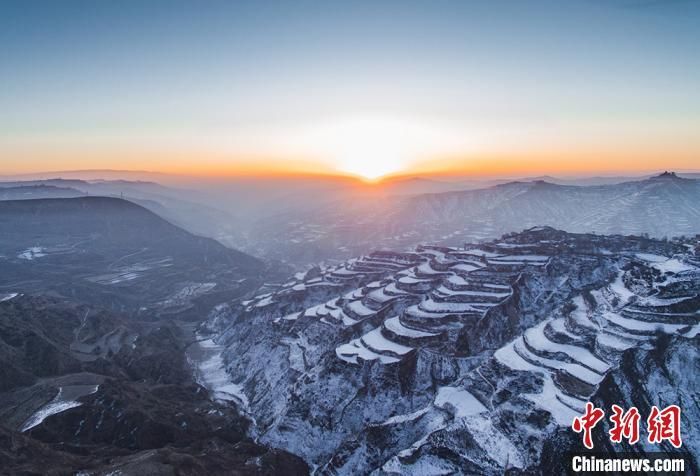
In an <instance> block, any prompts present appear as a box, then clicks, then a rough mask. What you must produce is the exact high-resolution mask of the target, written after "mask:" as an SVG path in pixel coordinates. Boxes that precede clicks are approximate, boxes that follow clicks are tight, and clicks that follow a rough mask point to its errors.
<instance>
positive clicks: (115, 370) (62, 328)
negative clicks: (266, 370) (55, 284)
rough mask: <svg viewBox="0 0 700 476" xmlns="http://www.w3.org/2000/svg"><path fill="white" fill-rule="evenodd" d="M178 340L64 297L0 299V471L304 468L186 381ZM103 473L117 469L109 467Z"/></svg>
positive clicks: (163, 326)
mask: <svg viewBox="0 0 700 476" xmlns="http://www.w3.org/2000/svg"><path fill="white" fill-rule="evenodd" d="M186 345H187V336H186V335H185V333H183V331H182V329H180V328H179V327H178V326H176V325H174V324H171V323H169V322H167V321H165V322H162V323H160V324H159V325H157V326H156V325H151V324H150V323H139V322H135V321H134V320H133V319H130V318H124V316H120V315H116V314H113V313H110V312H108V311H105V310H101V309H99V308H94V307H90V306H86V305H80V304H76V303H71V302H67V301H65V300H64V299H56V298H48V297H36V296H16V297H13V298H10V299H5V300H3V301H1V302H0V474H3V475H4V474H8V475H9V474H12V475H15V474H56V475H59V474H60V475H63V474H65V475H68V474H77V473H80V474H108V473H111V474H124V475H130V474H131V475H141V474H149V475H171V474H195V475H200V474H201V475H209V474H271V473H274V474H282V473H284V474H305V473H307V472H308V469H307V467H306V465H305V464H304V462H303V461H301V460H300V459H299V458H297V457H295V456H292V455H290V454H288V453H285V452H283V451H279V450H275V449H272V448H268V447H265V446H262V445H258V444H256V443H254V442H253V441H252V440H250V439H249V438H248V437H247V436H246V432H247V428H248V425H249V422H248V420H247V419H246V418H245V417H244V416H242V415H241V414H239V412H238V411H237V409H236V408H235V407H234V406H233V405H231V404H229V403H227V402H222V401H217V400H215V399H213V398H211V395H210V394H209V392H208V391H207V390H206V389H205V388H204V387H202V386H200V385H199V384H197V383H196V381H195V378H194V374H193V372H192V369H191V366H190V363H189V362H188V360H187V358H186V356H185V347H186ZM114 471H119V472H118V473H114Z"/></svg>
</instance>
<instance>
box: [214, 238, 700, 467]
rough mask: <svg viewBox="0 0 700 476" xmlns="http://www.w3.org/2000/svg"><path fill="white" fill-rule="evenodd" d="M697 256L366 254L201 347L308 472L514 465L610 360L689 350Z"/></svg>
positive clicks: (675, 249) (699, 280)
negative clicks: (211, 351) (220, 362)
mask: <svg viewBox="0 0 700 476" xmlns="http://www.w3.org/2000/svg"><path fill="white" fill-rule="evenodd" d="M696 246H697V244H693V242H687V243H682V242H677V243H668V242H660V241H654V240H648V239H644V238H633V237H622V236H617V237H601V236H595V235H571V234H567V233H563V232H558V231H555V230H553V229H551V228H542V227H538V228H533V229H531V230H529V231H528V232H526V233H522V234H516V235H509V236H507V237H504V238H503V239H501V240H496V241H494V242H491V243H486V244H480V245H474V244H472V245H469V244H468V245H465V246H463V247H438V246H419V247H418V248H417V249H416V250H415V251H413V252H405V253H395V252H388V251H382V252H375V253H372V254H370V255H367V256H363V257H360V258H357V259H353V260H349V261H347V262H344V263H341V264H338V265H334V266H328V267H318V268H314V269H312V270H309V271H308V272H305V273H298V274H297V275H296V276H294V278H292V279H290V280H289V281H288V282H286V283H284V284H283V285H280V286H277V287H275V286H272V285H267V287H266V288H265V291H266V292H264V293H262V294H259V295H257V296H254V297H252V298H250V299H248V300H247V301H245V302H244V303H243V306H242V307H235V306H234V307H232V308H231V310H230V314H229V315H228V316H223V317H222V316H219V317H218V326H219V329H220V335H219V337H218V341H219V342H221V343H222V344H225V348H226V350H224V361H225V362H226V364H225V366H226V369H227V371H228V372H229V374H230V375H231V377H232V381H234V382H235V383H236V384H237V385H239V388H241V390H242V392H244V393H245V394H246V397H247V399H248V401H249V403H250V405H249V409H250V411H251V413H252V414H253V415H254V416H255V418H256V421H257V423H258V426H257V428H256V431H257V432H258V435H259V437H260V438H261V439H262V440H263V441H266V442H268V443H270V444H273V445H278V446H283V447H285V448H286V449H288V450H290V451H292V452H293V453H296V454H299V455H301V456H302V457H303V458H304V459H305V460H306V461H309V462H311V463H312V464H314V465H317V467H318V468H319V469H321V473H328V474H335V473H338V474H346V473H349V472H358V471H359V472H365V471H369V470H375V469H381V471H382V472H386V473H401V474H406V473H409V474H414V473H420V472H423V471H424V470H425V471H427V470H428V469H430V470H431V471H432V470H435V468H438V469H439V470H440V471H450V472H455V471H456V472H467V473H469V472H470V470H471V469H473V468H471V469H470V466H469V465H470V464H476V465H477V466H475V467H479V468H486V470H485V472H486V474H490V472H493V473H494V474H499V471H500V472H502V471H503V469H504V468H505V467H506V466H508V465H510V466H516V467H520V468H522V469H527V468H528V467H531V466H533V465H535V466H536V465H537V464H539V459H540V458H541V457H542V452H543V451H544V450H543V446H542V443H541V442H542V441H544V440H546V439H548V438H552V437H553V436H552V435H556V434H557V431H558V430H557V429H558V428H567V427H568V426H569V425H570V424H571V421H572V419H573V418H574V416H577V415H579V414H581V412H582V411H583V409H584V406H585V403H586V402H587V401H589V400H591V399H594V398H596V395H597V392H599V391H600V388H601V385H603V382H604V381H605V379H606V376H608V375H609V374H611V373H615V372H618V370H619V367H620V362H621V359H622V358H623V356H624V355H627V354H626V352H627V351H633V350H635V349H647V350H648V349H653V348H655V346H657V342H659V338H660V337H659V336H661V335H667V336H669V338H680V339H685V340H691V341H692V340H693V339H695V338H696V336H697V334H698V331H699V330H700V324H699V322H700V311H699V309H700V297H699V296H698V294H699V293H700V289H699V286H700V263H699V262H698V258H697V256H696V254H695V249H696ZM230 322H233V323H235V325H231V324H228V323H230ZM214 327H216V326H214ZM244 336H245V337H244ZM256 355H265V359H264V361H265V362H274V364H271V365H265V366H261V365H260V361H259V360H258V359H256V358H255V357H250V356H256ZM280 362H281V364H280ZM650 398H658V397H650ZM516 409H517V410H516ZM514 412H517V413H515V414H514ZM514 419H516V420H518V422H517V423H515V422H514ZM521 420H522V421H521ZM516 428H517V431H516V430H515V429H516ZM368 435H369V436H368ZM467 435H469V436H467ZM527 435H536V440H531V439H530V438H529V437H528V436H527ZM472 439H473V441H472ZM466 441H472V443H470V444H469V445H467V446H466V447H465V446H463V445H464V444H466V443H464V442H466ZM285 445H287V446H285ZM445 448H449V451H454V452H459V454H460V455H461V456H460V458H458V459H457V460H456V461H458V463H455V462H454V461H452V462H451V463H447V462H445V461H444V458H437V457H436V456H435V455H436V454H437V453H440V452H442V451H446V449H445ZM477 463H478V464H477Z"/></svg>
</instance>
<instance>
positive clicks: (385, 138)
mask: <svg viewBox="0 0 700 476" xmlns="http://www.w3.org/2000/svg"><path fill="white" fill-rule="evenodd" d="M310 141H311V142H312V143H313V144H314V147H315V148H317V149H320V153H321V154H322V155H323V156H324V157H325V158H326V159H327V160H328V161H329V162H330V164H331V166H332V167H333V168H335V169H336V170H338V171H339V172H342V173H345V174H350V175H356V176H359V177H362V178H364V179H365V180H370V181H372V180H377V179H380V178H382V177H384V176H387V175H390V174H393V173H396V172H400V171H401V170H403V169H404V168H405V167H407V165H408V164H409V162H410V161H411V158H412V156H411V154H412V151H411V148H410V144H411V142H412V139H411V131H410V128H409V127H407V125H406V124H404V123H403V122H401V121H399V120H396V119H386V118H372V117H364V118H349V119H343V120H338V121H335V122H332V123H330V124H325V125H323V126H320V127H316V128H314V132H313V137H311V138H310Z"/></svg>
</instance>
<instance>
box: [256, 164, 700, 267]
mask: <svg viewBox="0 0 700 476" xmlns="http://www.w3.org/2000/svg"><path fill="white" fill-rule="evenodd" d="M539 225H548V226H552V227H555V228H558V229H562V230H566V231H570V232H593V233H600V234H623V235H629V234H636V235H639V234H648V235H650V236H652V237H657V238H663V237H669V238H670V237H674V236H681V235H693V234H696V233H700V180H698V179H688V178H681V177H679V176H677V175H676V174H674V173H670V172H669V173H664V174H661V175H658V176H654V177H652V178H647V179H644V180H638V181H633V182H624V183H616V184H609V185H589V186H581V185H560V184H554V183H550V182H545V181H542V180H535V181H532V182H510V183H505V184H501V185H495V186H492V187H488V188H483V189H477V190H466V191H454V192H443V193H430V194H419V195H406V196H398V195H397V196H393V197H381V199H378V198H377V197H359V198H355V199H353V200H345V201H337V202H335V203H333V204H329V205H327V206H325V207H322V208H320V209H319V210H315V211H314V212H313V213H307V214H296V215H290V214H285V215H284V216H282V215H280V216H276V217H272V218H268V219H264V220H260V221H259V222H258V223H256V224H255V227H254V229H253V231H252V232H251V235H252V236H256V237H258V240H257V241H256V242H255V248H245V247H244V248H243V249H246V250H248V251H249V252H251V253H253V254H257V255H259V256H268V257H269V256H273V257H275V258H279V259H285V257H301V258H303V259H306V260H313V258H314V257H315V258H316V259H318V260H321V259H326V258H333V257H338V256H343V255H345V256H347V257H350V256H355V255H358V254H362V253H365V252H367V251H369V250H372V249H377V248H380V249H392V250H407V249H412V248H413V247H414V246H415V245H416V244H418V243H420V242H428V243H434V244H445V245H459V244H460V243H463V242H465V241H475V240H476V241H478V240H484V239H492V238H496V237H499V236H501V235H502V234H504V233H511V232H517V231H520V230H523V229H527V228H530V227H532V226H539Z"/></svg>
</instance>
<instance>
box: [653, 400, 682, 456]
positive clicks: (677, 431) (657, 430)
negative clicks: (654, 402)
mask: <svg viewBox="0 0 700 476" xmlns="http://www.w3.org/2000/svg"><path fill="white" fill-rule="evenodd" d="M647 427H648V428H649V436H648V437H647V441H649V443H661V442H662V441H664V440H668V441H669V442H670V443H671V444H672V445H673V446H674V447H676V448H680V447H681V445H682V444H683V441H681V409H680V407H679V406H678V405H670V406H668V407H666V408H664V409H663V410H661V411H659V409H658V408H656V406H653V407H651V413H650V414H649V418H647Z"/></svg>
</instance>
